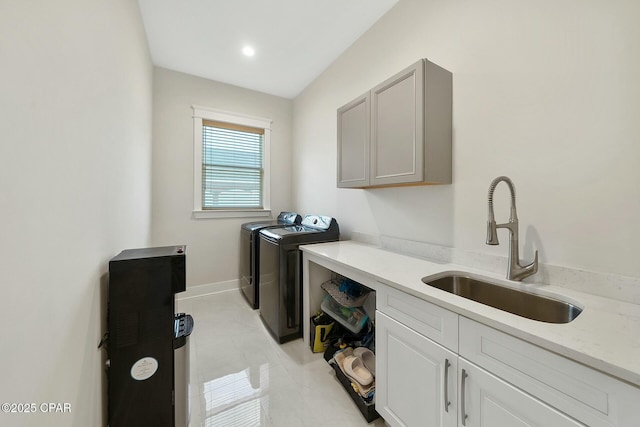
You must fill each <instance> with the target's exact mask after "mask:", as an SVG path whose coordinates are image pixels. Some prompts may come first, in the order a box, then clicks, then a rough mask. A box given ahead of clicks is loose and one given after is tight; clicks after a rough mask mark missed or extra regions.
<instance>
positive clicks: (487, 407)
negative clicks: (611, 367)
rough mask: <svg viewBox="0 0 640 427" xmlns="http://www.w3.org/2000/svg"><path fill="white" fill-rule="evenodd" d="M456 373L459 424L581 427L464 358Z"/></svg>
mask: <svg viewBox="0 0 640 427" xmlns="http://www.w3.org/2000/svg"><path fill="white" fill-rule="evenodd" d="M458 375H459V382H460V388H459V390H460V396H459V400H458V402H459V404H458V406H459V409H460V418H459V420H460V424H459V425H460V426H464V427H525V426H532V427H533V426H539V427H576V426H584V424H581V423H579V422H577V421H575V420H573V419H572V418H569V417H568V416H566V415H564V414H563V413H561V412H558V411H556V410H555V409H553V408H552V407H550V406H548V405H546V404H544V403H542V402H540V401H539V400H538V399H536V398H534V397H533V396H531V395H529V394H527V393H525V392H523V391H522V390H520V389H518V388H515V387H514V386H512V385H511V384H509V383H507V382H505V381H503V380H501V379H500V378H498V377H496V376H494V375H492V374H490V373H489V372H487V371H485V370H484V369H481V368H479V367H477V366H475V365H474V364H472V363H470V362H468V361H466V360H464V359H463V358H459V359H458ZM416 425H417V424H416ZM422 425H424V426H427V425H429V424H422Z"/></svg>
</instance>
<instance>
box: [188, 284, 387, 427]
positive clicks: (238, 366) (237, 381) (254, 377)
mask: <svg viewBox="0 0 640 427" xmlns="http://www.w3.org/2000/svg"><path fill="white" fill-rule="evenodd" d="M177 309H178V310H179V311H182V312H186V313H190V314H191V315H192V316H193V318H194V321H195V326H194V331H193V333H192V335H191V338H190V360H191V385H190V393H191V427H213V426H216V427H218V426H220V427H251V426H268V427H301V426H307V427H324V426H327V427H329V426H331V427H333V426H342V427H351V426H367V425H369V426H384V425H385V423H384V422H383V421H382V420H381V419H378V420H376V421H374V422H372V423H371V424H367V422H366V420H365V419H364V418H363V417H362V415H361V414H360V412H359V411H358V408H357V407H356V406H355V404H354V403H353V401H351V399H350V397H349V395H348V394H347V393H346V391H345V390H344V389H343V388H342V385H341V384H340V383H339V382H338V380H337V379H336V377H335V374H334V372H333V369H332V368H331V367H330V366H329V365H328V364H327V363H326V362H325V360H324V359H323V358H322V355H321V354H314V353H311V351H310V349H309V348H308V347H307V346H305V345H304V344H303V342H302V340H301V339H299V340H295V341H292V342H289V343H286V344H283V345H279V344H277V343H276V341H275V340H274V339H273V338H271V336H270V335H269V333H268V332H267V331H266V329H265V327H264V326H263V324H262V322H261V321H260V318H259V317H258V311H255V310H252V309H251V308H249V305H248V304H247V303H246V302H245V300H244V298H243V297H242V295H241V294H240V291H236V290H234V291H227V292H221V293H217V294H212V295H206V296H201V297H197V298H191V299H185V300H179V301H178V306H177Z"/></svg>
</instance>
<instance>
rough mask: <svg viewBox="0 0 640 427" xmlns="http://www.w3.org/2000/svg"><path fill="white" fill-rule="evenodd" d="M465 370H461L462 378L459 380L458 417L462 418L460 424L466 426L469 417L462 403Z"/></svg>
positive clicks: (465, 382)
mask: <svg viewBox="0 0 640 427" xmlns="http://www.w3.org/2000/svg"><path fill="white" fill-rule="evenodd" d="M467 377H468V375H467V371H465V370H464V369H463V370H462V379H461V380H460V382H461V384H460V417H461V418H462V425H463V426H466V425H467V418H468V417H469V416H468V415H467V411H466V410H465V404H464V395H465V392H464V389H465V386H466V384H467Z"/></svg>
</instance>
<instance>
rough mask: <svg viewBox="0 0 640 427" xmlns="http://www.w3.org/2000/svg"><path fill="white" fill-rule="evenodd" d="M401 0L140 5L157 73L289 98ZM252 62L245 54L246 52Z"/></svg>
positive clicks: (144, 0) (174, 0) (188, 0)
mask: <svg viewBox="0 0 640 427" xmlns="http://www.w3.org/2000/svg"><path fill="white" fill-rule="evenodd" d="M397 2H398V0H269V1H267V0H224V1H222V0H138V3H139V4H140V11H141V12H142V19H143V21H144V26H145V30H146V32H147V39H148V40H149V48H150V50H151V58H152V60H153V63H154V64H155V65H157V66H159V67H163V68H168V69H171V70H176V71H181V72H184V73H188V74H193V75H196V76H200V77H205V78H208V79H211V80H216V81H220V82H224V83H229V84H233V85H237V86H242V87H245V88H249V89H253V90H257V91H260V92H265V93H269V94H272V95H278V96H282V97H285V98H293V97H295V96H296V95H298V94H299V93H300V92H301V91H302V90H303V89H304V88H305V87H306V86H307V85H308V84H309V83H311V82H312V81H313V80H314V79H315V78H316V77H317V76H318V75H320V73H322V71H324V70H325V69H326V68H327V67H328V66H329V65H330V64H331V63H332V62H333V61H334V60H335V59H336V58H337V57H338V56H339V55H340V54H341V53H342V52H344V51H345V50H346V49H347V48H348V47H349V46H350V45H351V44H352V43H353V42H354V41H355V40H357V39H358V37H360V36H361V35H362V34H363V33H364V32H365V31H366V30H367V29H369V28H370V27H371V26H372V25H373V24H374V23H375V22H376V21H377V20H378V19H379V18H380V17H381V16H382V15H384V14H385V13H386V12H387V11H388V10H389V9H390V8H391V7H393V5H394V4H395V3H397ZM246 45H249V46H251V47H253V48H254V49H255V55H254V56H253V57H247V56H245V55H243V54H242V49H243V47H244V46H246Z"/></svg>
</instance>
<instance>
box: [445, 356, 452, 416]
mask: <svg viewBox="0 0 640 427" xmlns="http://www.w3.org/2000/svg"><path fill="white" fill-rule="evenodd" d="M449 366H451V363H449V359H444V412H449V405H451V402H450V401H449Z"/></svg>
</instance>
